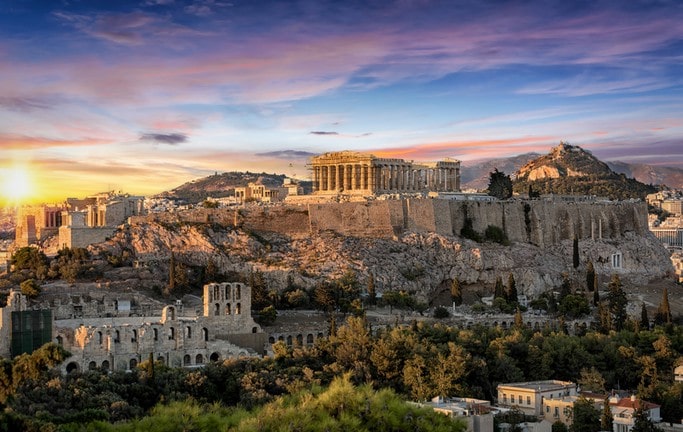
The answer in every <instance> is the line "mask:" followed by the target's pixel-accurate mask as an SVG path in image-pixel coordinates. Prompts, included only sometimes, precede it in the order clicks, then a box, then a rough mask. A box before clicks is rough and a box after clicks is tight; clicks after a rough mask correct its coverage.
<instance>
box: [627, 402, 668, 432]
mask: <svg viewBox="0 0 683 432" xmlns="http://www.w3.org/2000/svg"><path fill="white" fill-rule="evenodd" d="M633 419H634V421H633V428H632V429H631V432H661V429H659V428H658V427H657V426H655V424H654V422H653V421H652V419H651V418H650V413H649V411H648V410H646V409H645V408H643V407H642V406H641V407H640V408H637V409H636V411H635V412H634V413H633Z"/></svg>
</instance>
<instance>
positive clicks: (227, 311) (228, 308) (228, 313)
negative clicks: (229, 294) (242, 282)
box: [225, 303, 230, 315]
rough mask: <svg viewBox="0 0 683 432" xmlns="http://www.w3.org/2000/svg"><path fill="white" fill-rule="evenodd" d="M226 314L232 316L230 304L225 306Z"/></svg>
mask: <svg viewBox="0 0 683 432" xmlns="http://www.w3.org/2000/svg"><path fill="white" fill-rule="evenodd" d="M225 314H226V315H230V303H228V304H226V305H225Z"/></svg>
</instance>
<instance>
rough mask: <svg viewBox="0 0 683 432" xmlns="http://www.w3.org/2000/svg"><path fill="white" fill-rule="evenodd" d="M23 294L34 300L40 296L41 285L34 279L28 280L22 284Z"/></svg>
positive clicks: (20, 285)
mask: <svg viewBox="0 0 683 432" xmlns="http://www.w3.org/2000/svg"><path fill="white" fill-rule="evenodd" d="M19 287H20V288H21V293H22V294H23V295H25V296H26V297H28V298H30V299H34V298H36V297H38V296H39V295H40V291H41V289H40V285H38V283H37V282H36V281H35V280H34V279H26V280H25V281H23V282H22V283H21V284H19Z"/></svg>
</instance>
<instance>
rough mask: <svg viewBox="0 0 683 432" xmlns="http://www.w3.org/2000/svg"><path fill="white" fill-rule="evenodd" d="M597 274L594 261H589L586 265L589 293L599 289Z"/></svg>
mask: <svg viewBox="0 0 683 432" xmlns="http://www.w3.org/2000/svg"><path fill="white" fill-rule="evenodd" d="M596 282H597V280H596V274H595V267H593V261H588V264H586V289H588V291H591V292H593V291H595V289H596V288H597V286H596Z"/></svg>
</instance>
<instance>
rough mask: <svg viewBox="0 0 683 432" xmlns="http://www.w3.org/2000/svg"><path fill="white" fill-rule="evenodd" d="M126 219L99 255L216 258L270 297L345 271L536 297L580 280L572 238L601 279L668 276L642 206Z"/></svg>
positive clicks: (515, 204) (404, 283)
mask: <svg viewBox="0 0 683 432" xmlns="http://www.w3.org/2000/svg"><path fill="white" fill-rule="evenodd" d="M466 219H470V220H471V221H472V225H473V229H474V230H476V231H479V232H482V231H484V230H485V229H486V227H487V226H489V225H494V226H497V227H500V228H501V229H503V231H504V232H505V233H506V235H507V237H508V238H509V240H510V242H511V244H510V245H509V246H503V245H500V244H497V243H477V242H474V241H471V240H468V239H464V238H462V237H461V236H460V232H461V229H462V228H463V226H464V224H465V220H466ZM130 221H131V224H130V225H129V226H126V227H125V229H124V230H122V231H119V232H118V233H117V234H115V236H114V237H113V238H112V239H111V240H110V241H108V242H106V243H103V244H100V245H98V246H97V248H98V249H99V248H103V249H106V250H109V251H110V252H113V253H119V252H120V251H121V250H123V249H128V250H131V251H133V253H134V254H135V256H136V258H137V259H138V260H139V261H141V262H145V261H148V262H155V263H156V264H157V265H163V264H164V263H166V262H168V259H169V256H170V253H171V250H173V251H174V253H175V254H176V256H178V257H179V258H180V259H182V260H184V261H185V262H187V263H188V264H192V265H198V266H205V265H206V264H207V263H208V261H209V260H212V261H213V262H214V263H216V265H217V266H218V267H219V268H220V269H221V271H223V272H225V273H228V272H232V273H236V274H241V275H248V274H249V273H250V272H251V271H253V270H259V271H261V272H263V274H264V277H265V278H266V280H267V281H268V283H269V286H270V287H271V288H276V289H284V288H285V287H286V285H287V283H288V279H289V280H290V281H293V282H294V283H296V284H297V285H298V286H302V287H309V288H310V287H313V286H315V284H316V283H317V282H318V281H320V280H324V279H325V278H331V277H339V276H341V275H342V274H343V273H344V272H345V271H347V270H353V271H354V272H356V274H357V275H358V278H359V279H360V280H361V282H362V283H363V282H365V281H366V279H367V278H368V276H369V274H370V273H372V274H373V276H374V278H375V280H376V283H377V286H378V289H379V290H383V289H384V290H386V289H407V290H409V291H411V292H414V293H417V294H418V295H421V296H423V298H425V299H428V300H431V299H433V298H434V297H435V296H437V295H438V294H439V292H441V291H443V290H445V289H447V286H448V284H449V283H450V281H451V280H452V279H453V278H458V279H459V280H460V281H461V282H462V283H463V284H464V285H465V286H466V288H465V289H467V286H470V287H471V288H472V289H477V290H480V291H482V292H486V291H487V290H490V289H491V287H492V284H493V283H494V282H495V279H496V277H498V276H506V275H508V274H509V273H512V274H514V276H515V279H516V280H517V281H518V289H520V290H521V291H523V292H524V293H525V294H527V295H529V296H536V295H538V294H540V293H541V292H543V291H546V290H548V289H551V288H556V287H558V286H559V285H560V284H561V281H562V274H563V273H570V277H576V279H577V280H580V279H581V278H582V277H583V273H581V275H579V274H578V272H576V274H572V272H571V270H572V241H573V239H574V237H575V236H576V237H577V238H578V239H579V248H580V255H581V262H582V266H584V265H585V264H586V263H587V262H588V261H591V262H592V263H593V264H594V266H595V268H596V271H597V273H598V274H599V276H600V278H601V281H602V282H606V281H607V280H608V279H609V277H610V276H611V274H613V273H618V274H620V276H621V278H622V280H623V281H624V283H625V284H644V283H647V282H648V281H649V280H651V279H659V278H663V277H666V276H667V274H668V273H669V272H670V271H671V267H670V261H669V259H668V254H667V252H666V250H665V249H664V248H663V247H662V246H661V244H660V243H659V242H658V241H657V240H656V239H655V238H654V237H653V236H652V235H651V234H650V233H649V231H648V229H647V208H646V204H645V203H643V202H597V201H595V200H591V201H579V200H577V201H569V202H565V201H563V200H559V199H554V200H509V201H490V202H482V201H461V200H456V199H440V198H433V199H432V198H400V199H392V200H374V201H366V202H342V203H338V202H328V203H317V204H314V203H309V204H302V205H290V204H279V205H270V206H246V207H243V208H239V209H195V210H188V211H184V212H177V213H159V214H152V215H148V216H136V217H133V218H131V219H130ZM614 256H619V263H618V264H616V266H615V262H614V261H613V260H612V257H614ZM161 277H162V278H163V277H164V276H163V273H162V274H161Z"/></svg>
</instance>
